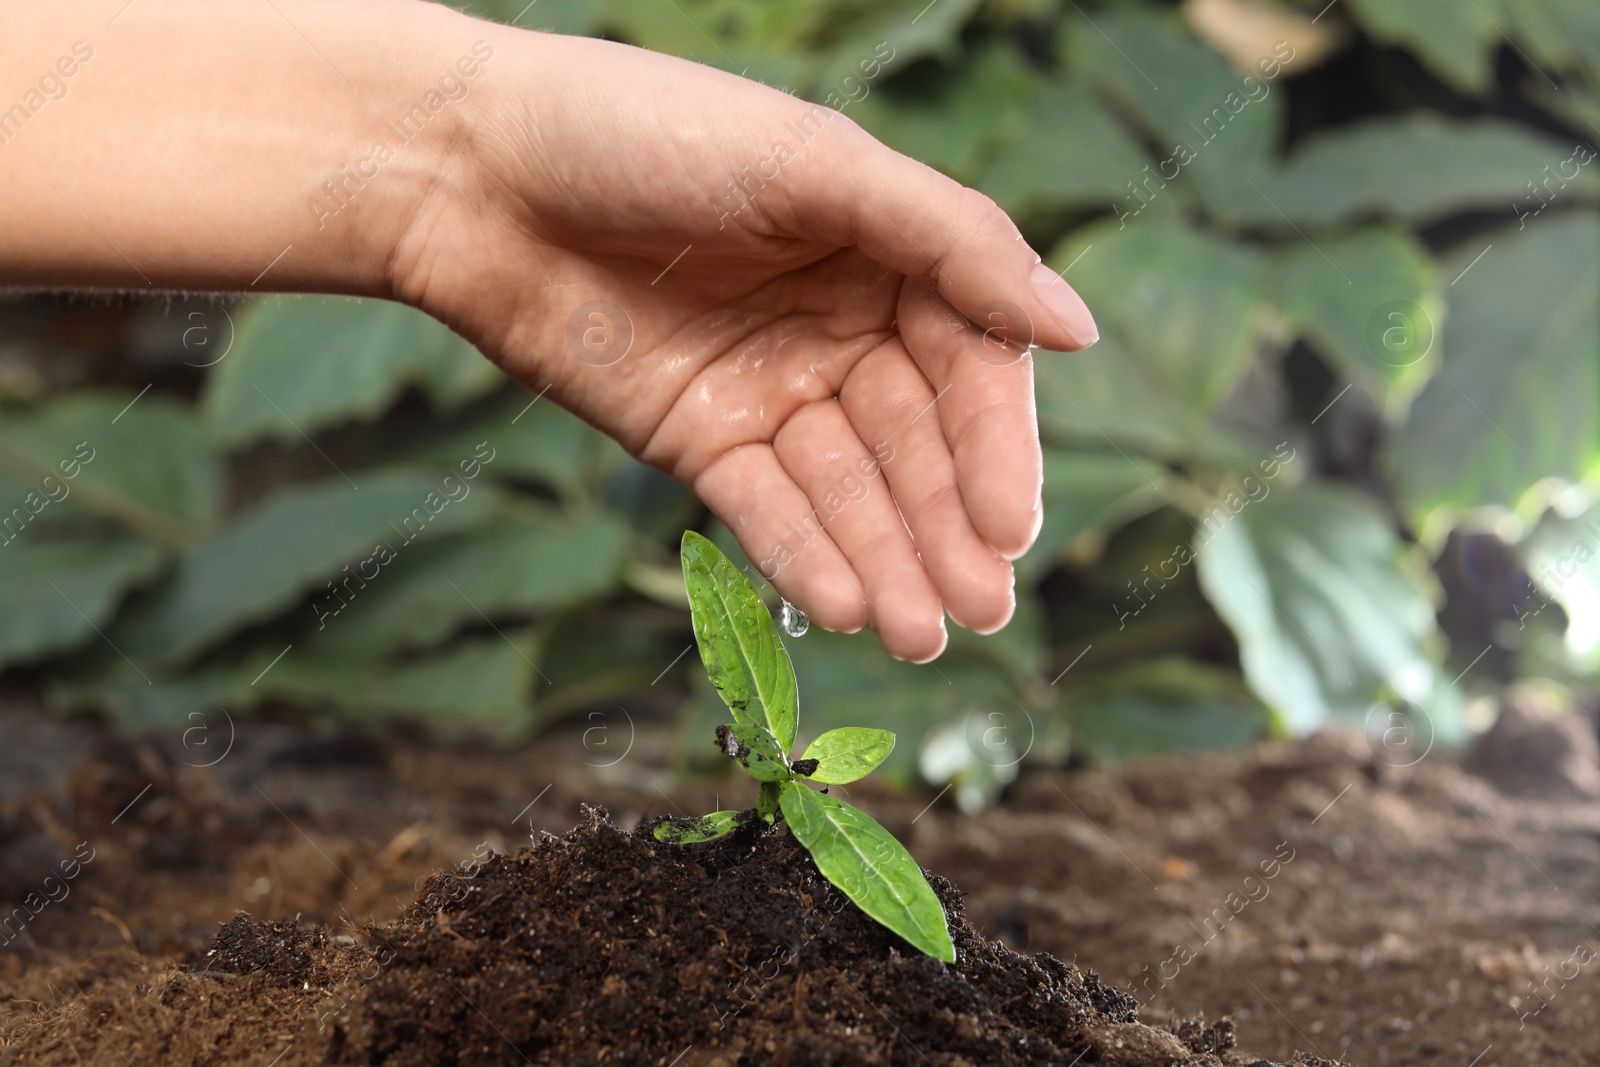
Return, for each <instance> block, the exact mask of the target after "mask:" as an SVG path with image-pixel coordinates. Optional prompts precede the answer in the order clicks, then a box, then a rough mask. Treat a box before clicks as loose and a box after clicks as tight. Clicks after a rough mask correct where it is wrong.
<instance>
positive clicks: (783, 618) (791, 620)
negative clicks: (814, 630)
mask: <svg viewBox="0 0 1600 1067" xmlns="http://www.w3.org/2000/svg"><path fill="white" fill-rule="evenodd" d="M778 625H780V626H782V627H783V632H784V633H786V634H788V635H789V636H790V637H804V636H805V635H806V631H807V630H809V629H811V616H809V615H807V614H806V613H805V612H803V611H801V610H800V609H799V608H797V607H795V606H794V605H793V604H791V603H789V602H788V601H787V600H785V601H784V602H783V607H782V608H781V609H780V610H779V612H778Z"/></svg>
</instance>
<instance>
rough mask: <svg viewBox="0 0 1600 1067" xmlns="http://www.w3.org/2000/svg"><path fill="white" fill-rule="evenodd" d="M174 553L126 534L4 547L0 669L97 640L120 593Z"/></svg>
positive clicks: (0, 553) (0, 557) (0, 573)
mask: <svg viewBox="0 0 1600 1067" xmlns="http://www.w3.org/2000/svg"><path fill="white" fill-rule="evenodd" d="M169 555H170V553H168V552H167V551H165V550H163V549H162V548H161V547H160V546H159V545H155V544H152V543H151V542H149V541H140V540H138V539H136V538H132V537H128V536H126V535H123V534H107V535H102V536H100V537H92V538H85V539H82V540H75V541H68V542H59V543H53V544H32V543H30V542H28V541H24V540H20V539H19V540H18V541H16V542H15V543H12V544H8V545H5V546H3V547H0V604H4V605H5V611H3V612H0V666H4V665H7V664H11V663H26V662H28V661H30V660H34V659H38V658H39V657H40V656H42V655H45V654H48V653H53V652H61V651H65V650H67V649H70V648H73V647H74V646H76V645H79V644H82V643H84V642H87V641H89V640H91V639H95V640H98V639H99V638H98V634H97V633H96V627H104V626H106V625H108V624H109V622H110V620H111V617H112V615H113V614H114V613H115V612H116V609H117V606H118V604H119V603H120V602H121V600H122V596H123V594H124V593H125V592H127V591H128V589H129V588H131V587H132V586H134V585H137V584H139V583H141V582H144V581H146V580H148V579H149V578H151V577H152V576H153V575H155V574H156V573H157V572H158V571H159V570H160V569H161V567H162V566H163V564H165V563H166V561H167V558H168V556H169Z"/></svg>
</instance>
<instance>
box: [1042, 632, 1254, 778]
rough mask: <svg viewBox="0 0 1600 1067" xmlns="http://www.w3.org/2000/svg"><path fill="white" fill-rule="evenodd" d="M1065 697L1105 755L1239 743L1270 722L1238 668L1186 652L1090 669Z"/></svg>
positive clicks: (1081, 733)
mask: <svg viewBox="0 0 1600 1067" xmlns="http://www.w3.org/2000/svg"><path fill="white" fill-rule="evenodd" d="M1068 677H1069V678H1070V675H1069V676H1068ZM1065 699H1066V700H1067V706H1068V708H1069V709H1070V715H1071V722H1072V725H1073V727H1074V730H1075V732H1076V733H1077V735H1078V738H1079V739H1080V740H1081V741H1082V742H1083V744H1084V747H1086V748H1087V749H1088V750H1089V752H1090V753H1091V755H1092V756H1093V758H1094V759H1095V760H1096V761H1102V762H1115V761H1120V760H1128V759H1136V758H1140V757H1144V756H1157V755H1161V754H1164V753H1167V752H1175V751H1192V750H1203V749H1215V748H1233V747H1236V746H1238V745H1243V744H1247V743H1248V742H1250V741H1252V740H1255V739H1257V738H1259V737H1261V736H1262V735H1263V734H1265V733H1266V732H1267V729H1268V726H1269V722H1268V717H1267V714H1266V711H1265V709H1263V708H1262V706H1261V704H1260V702H1259V701H1257V700H1256V699H1255V698H1254V697H1253V696H1251V694H1250V692H1249V691H1248V690H1247V689H1246V688H1245V686H1244V682H1243V680H1242V679H1241V678H1240V677H1239V675H1238V674H1237V673H1236V672H1235V671H1233V670H1221V669H1219V668H1216V667H1209V666H1206V665H1204V664H1200V663H1196V662H1195V661H1194V660H1191V659H1187V658H1185V657H1180V656H1169V657H1161V658H1156V659H1147V660H1143V661H1141V662H1139V663H1137V664H1135V665H1132V666H1129V667H1126V668H1123V669H1119V670H1114V671H1103V672H1100V673H1097V674H1094V675H1091V676H1089V677H1087V678H1085V679H1084V680H1083V684H1082V685H1081V686H1078V687H1074V688H1073V689H1072V691H1071V692H1070V693H1069V695H1068V696H1067V697H1066V698H1065Z"/></svg>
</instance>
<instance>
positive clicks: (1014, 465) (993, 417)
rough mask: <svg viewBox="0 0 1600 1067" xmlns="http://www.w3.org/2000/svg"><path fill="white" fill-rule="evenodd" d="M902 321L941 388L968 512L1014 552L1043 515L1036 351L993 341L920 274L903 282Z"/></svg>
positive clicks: (1001, 547)
mask: <svg viewBox="0 0 1600 1067" xmlns="http://www.w3.org/2000/svg"><path fill="white" fill-rule="evenodd" d="M899 322H900V336H901V337H902V338H903V339H904V341H905V345H906V349H907V351H909V352H910V353H911V358H912V359H914V360H915V361H916V363H917V366H918V367H919V368H921V370H922V373H923V374H924V375H925V376H926V377H927V379H928V382H929V383H930V384H931V385H932V386H933V387H934V389H935V390H937V391H938V394H939V403H938V404H937V405H936V406H935V411H936V413H937V416H938V419H939V425H940V427H941V428H942V429H943V430H944V436H945V440H946V441H947V442H949V446H950V453H951V455H952V456H953V457H954V460H955V468H956V484H957V485H958V486H959V487H960V489H961V499H962V500H963V501H964V502H965V503H966V507H967V514H968V515H970V516H971V517H972V524H973V526H975V527H976V528H977V531H978V533H979V534H980V535H981V536H982V537H983V539H984V540H985V541H986V542H988V544H989V545H990V546H991V547H993V548H994V550H995V551H996V552H998V553H1000V554H1001V555H1002V556H1004V557H1006V558H1007V559H1016V558H1017V557H1018V556H1020V555H1022V554H1023V553H1024V552H1026V551H1027V550H1028V548H1029V547H1030V546H1031V545H1032V544H1033V541H1034V538H1036V537H1037V536H1038V535H1039V527H1040V525H1041V524H1042V523H1043V521H1044V508H1043V506H1042V504H1041V501H1040V499H1039V494H1040V489H1041V487H1042V486H1043V482H1044V456H1043V453H1042V452H1041V450H1040V448H1039V424H1038V417H1037V415H1036V414H1035V412H1034V406H1033V357H1032V355H1031V354H1030V353H1029V352H1028V351H1027V350H1026V349H1024V348H1019V347H1011V348H1006V347H1003V346H1000V345H998V344H996V343H995V341H994V338H993V336H992V335H986V334H985V332H984V331H983V330H979V329H977V328H976V327H975V326H972V325H971V324H969V323H967V322H966V320H965V319H963V318H962V316H961V315H960V314H959V313H958V312H956V311H955V310H954V309H952V308H951V307H950V305H949V304H947V303H945V301H944V298H943V297H941V296H940V295H939V294H938V293H936V292H934V290H933V287H932V286H931V285H930V284H928V283H927V282H925V281H921V280H918V279H909V280H908V281H907V282H906V284H905V285H904V286H903V287H902V289H901V292H900V317H899Z"/></svg>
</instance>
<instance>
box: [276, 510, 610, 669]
mask: <svg viewBox="0 0 1600 1067" xmlns="http://www.w3.org/2000/svg"><path fill="white" fill-rule="evenodd" d="M468 499H471V498H470V497H469V498H468ZM441 517H442V516H441ZM391 540H392V539H391ZM626 548H627V538H626V531H625V530H624V529H623V527H622V524H621V523H620V522H618V521H617V520H616V519H614V518H612V517H611V516H609V515H604V514H597V513H596V514H590V515H587V516H577V515H565V514H562V513H560V512H555V511H553V509H550V508H528V509H525V510H523V511H522V512H521V513H519V514H516V515H514V516H510V515H508V516H507V517H506V518H504V519H499V520H495V521H491V522H489V523H486V524H485V525H483V526H479V527H476V528H474V529H472V530H470V531H469V532H467V533H464V534H461V535H459V536H455V537H450V538H447V539H444V540H440V541H437V542H435V543H432V544H419V545H417V547H416V548H414V549H413V550H411V552H410V553H408V554H405V555H403V556H402V557H401V558H400V559H398V560H397V561H396V562H395V563H394V564H392V568H393V573H387V572H388V570H389V567H388V566H386V567H385V568H384V570H385V572H386V573H383V574H382V576H381V579H380V580H374V581H373V582H372V583H371V589H370V590H367V589H363V590H361V592H360V594H359V595H358V596H356V597H355V598H353V599H352V601H351V602H350V605H349V607H347V608H342V609H337V605H336V604H335V605H334V607H335V608H336V611H335V613H334V614H333V615H331V616H329V617H328V618H326V619H325V620H324V624H323V625H322V626H321V628H319V629H318V630H317V632H316V633H315V634H314V635H313V636H312V637H311V639H310V641H309V642H308V647H310V648H313V649H315V650H317V651H318V652H320V653H323V654H326V655H330V656H347V657H350V658H353V659H373V658H376V657H380V656H386V655H389V654H392V653H394V652H399V651H404V650H408V649H417V648H425V647H428V646H430V645H434V644H438V643H439V642H440V641H443V640H444V639H445V638H447V637H449V636H450V635H452V634H453V633H455V632H456V631H457V630H458V629H460V628H461V627H462V626H464V625H483V623H484V620H485V618H487V619H489V620H494V619H503V618H505V617H506V616H508V615H523V616H525V615H527V614H529V613H531V612H534V611H549V610H553V609H557V608H560V607H563V606H566V605H570V604H576V603H579V602H581V601H584V600H588V599H590V598H592V597H596V596H599V595H601V594H603V593H605V592H607V591H609V590H610V589H611V588H612V586H613V585H614V584H615V582H616V578H617V575H618V573H619V572H620V570H621V568H622V563H623V559H624V553H625V550H626Z"/></svg>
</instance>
